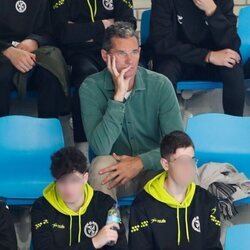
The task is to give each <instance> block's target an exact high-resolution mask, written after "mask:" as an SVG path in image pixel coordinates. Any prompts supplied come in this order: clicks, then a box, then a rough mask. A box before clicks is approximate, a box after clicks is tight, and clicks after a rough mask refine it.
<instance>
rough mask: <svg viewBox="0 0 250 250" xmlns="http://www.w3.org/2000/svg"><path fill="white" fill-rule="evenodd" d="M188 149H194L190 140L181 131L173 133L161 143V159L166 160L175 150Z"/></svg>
mask: <svg viewBox="0 0 250 250" xmlns="http://www.w3.org/2000/svg"><path fill="white" fill-rule="evenodd" d="M188 147H192V148H193V149H194V144H193V142H192V140H191V138H190V137H189V136H188V135H187V134H186V133H184V132H182V131H173V132H171V133H169V134H167V135H166V136H164V138H163V139H162V141H161V146H160V151H161V157H162V158H166V159H167V158H169V157H170V155H172V154H175V153H176V151H177V149H179V148H188Z"/></svg>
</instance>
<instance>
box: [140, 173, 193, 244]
mask: <svg viewBox="0 0 250 250" xmlns="http://www.w3.org/2000/svg"><path fill="white" fill-rule="evenodd" d="M167 177H168V173H167V172H165V171H164V172H163V173H160V174H159V175H157V176H155V177H154V178H153V179H152V180H150V181H149V182H148V183H147V184H146V185H145V187H144V190H145V191H146V192H147V193H148V194H149V195H151V196H153V197H154V198H155V199H156V200H158V201H160V202H162V203H165V204H166V205H168V206H169V207H172V208H176V209H177V218H176V219H177V226H178V239H177V241H178V245H180V239H181V232H180V217H179V209H180V208H184V209H185V224H186V237H187V240H188V241H189V229H188V219H187V218H188V216H187V214H188V211H187V210H188V207H189V206H190V204H191V202H192V200H193V197H194V194H195V189H196V185H195V183H194V182H192V183H191V184H190V185H189V186H188V188H187V191H186V197H185V199H184V200H183V202H181V203H179V202H178V201H177V200H176V199H175V198H174V197H172V196H171V195H170V194H169V193H168V192H167V191H166V190H165V188H164V183H165V180H166V178H167Z"/></svg>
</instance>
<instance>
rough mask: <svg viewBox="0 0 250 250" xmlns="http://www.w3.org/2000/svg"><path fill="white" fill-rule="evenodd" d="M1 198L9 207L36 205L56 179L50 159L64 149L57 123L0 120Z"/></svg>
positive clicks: (11, 118) (23, 118) (30, 119)
mask: <svg viewBox="0 0 250 250" xmlns="http://www.w3.org/2000/svg"><path fill="white" fill-rule="evenodd" d="M0 138H1V140H0V172H1V175H0V196H1V197H3V199H4V200H5V201H6V202H7V203H8V204H9V205H18V204H22V205H26V204H32V203H33V201H34V200H35V199H37V198H38V197H40V196H41V195H42V190H43V189H44V187H45V186H46V185H47V184H48V183H49V182H51V181H52V180H53V179H52V177H51V174H50V156H51V155H52V154H53V153H54V152H55V151H57V150H58V149H60V148H62V147H63V146H64V139H63V133H62V127H61V124H60V122H59V120H57V119H41V118H34V117H28V116H6V117H2V118H0Z"/></svg>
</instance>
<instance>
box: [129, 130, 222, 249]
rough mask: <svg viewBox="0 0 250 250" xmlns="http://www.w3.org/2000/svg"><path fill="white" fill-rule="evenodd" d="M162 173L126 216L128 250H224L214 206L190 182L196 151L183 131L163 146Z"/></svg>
mask: <svg viewBox="0 0 250 250" xmlns="http://www.w3.org/2000/svg"><path fill="white" fill-rule="evenodd" d="M161 165H162V167H163V169H164V171H163V172H162V173H161V174H159V175H157V176H156V177H154V178H153V179H152V180H150V181H149V182H148V183H147V184H146V185H145V187H144V190H143V191H142V192H141V193H140V194H139V195H138V196H137V197H136V199H135V201H134V203H133V205H132V207H131V211H130V226H129V248H130V249H131V250H137V249H147V250H201V249H202V250H206V249H210V250H222V246H221V243H220V214H219V209H218V206H217V200H216V198H215V197H214V196H212V195H211V194H210V193H209V192H208V191H207V190H205V189H203V188H201V187H199V186H197V185H195V183H194V182H193V180H194V174H195V170H196V159H195V154H194V145H193V143H192V140H191V139H190V137H189V136H188V135H187V134H185V133H184V132H181V131H174V132H172V133H170V134H168V135H166V136H165V137H164V138H163V140H162V142H161Z"/></svg>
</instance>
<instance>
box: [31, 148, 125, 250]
mask: <svg viewBox="0 0 250 250" xmlns="http://www.w3.org/2000/svg"><path fill="white" fill-rule="evenodd" d="M51 160H52V163H51V173H52V176H53V177H54V178H55V181H54V182H52V183H51V184H49V185H48V186H47V187H46V188H45V189H44V192H43V197H41V198H39V199H38V200H37V201H36V202H35V203H34V205H33V207H32V211H31V219H32V242H33V246H34V249H35V250H40V249H46V250H85V249H88V250H92V249H114V250H115V249H119V250H120V249H121V250H123V249H127V242H126V237H125V232H124V226H123V224H122V223H120V224H118V223H112V224H108V225H105V224H106V218H107V212H108V210H109V209H110V208H111V207H112V206H113V204H114V203H115V201H114V200H113V199H111V198H110V197H109V196H108V195H105V194H103V193H101V192H98V191H94V190H93V189H92V187H91V186H90V185H89V184H88V183H87V181H88V173H87V163H86V158H85V156H84V155H83V154H82V153H81V152H80V151H79V150H78V149H76V148H75V147H66V148H63V149H61V150H59V151H58V152H56V153H55V154H54V155H53V156H52V157H51ZM113 228H116V229H117V231H116V230H114V229H113ZM110 241H114V242H115V245H114V246H106V244H107V243H108V242H110Z"/></svg>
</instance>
